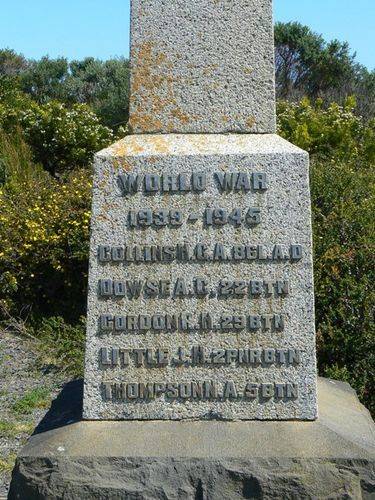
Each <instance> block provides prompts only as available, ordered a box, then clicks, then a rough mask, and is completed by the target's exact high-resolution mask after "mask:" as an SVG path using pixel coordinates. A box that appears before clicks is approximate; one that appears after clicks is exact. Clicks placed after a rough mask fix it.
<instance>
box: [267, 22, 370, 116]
mask: <svg viewBox="0 0 375 500" xmlns="http://www.w3.org/2000/svg"><path fill="white" fill-rule="evenodd" d="M275 46H276V51H275V59H276V90H277V95H278V97H280V98H282V99H289V100H290V99H291V100H298V99H300V98H301V97H303V96H308V97H311V98H316V97H322V98H324V99H325V100H326V101H328V102H331V101H333V100H335V101H337V102H339V103H343V102H344V100H345V99H346V97H347V96H349V95H353V94H355V95H356V96H357V100H358V107H357V110H358V112H359V113H360V114H362V115H364V116H366V117H373V116H374V111H375V72H374V71H372V72H369V71H368V70H367V69H366V68H365V67H363V66H361V65H360V64H358V63H357V62H356V59H355V54H353V53H352V52H351V50H350V47H349V44H348V43H347V42H340V41H338V40H333V41H331V42H326V41H325V40H324V38H323V37H322V36H321V35H319V34H317V33H314V32H313V31H312V30H311V29H310V28H308V27H307V26H303V25H302V24H300V23H297V22H291V23H276V25H275Z"/></svg>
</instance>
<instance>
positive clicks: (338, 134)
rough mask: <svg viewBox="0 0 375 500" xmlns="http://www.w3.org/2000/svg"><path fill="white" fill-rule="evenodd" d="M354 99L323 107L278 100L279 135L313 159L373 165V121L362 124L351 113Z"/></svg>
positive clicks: (374, 156) (305, 101) (320, 102)
mask: <svg viewBox="0 0 375 500" xmlns="http://www.w3.org/2000/svg"><path fill="white" fill-rule="evenodd" d="M354 109H355V99H354V98H353V97H350V98H348V99H347V100H346V104H345V106H339V105H338V104H336V103H332V104H331V105H330V106H329V107H328V108H324V107H323V103H322V101H321V100H319V99H318V100H317V101H315V103H313V104H312V103H311V102H310V101H309V100H308V99H303V100H302V101H301V102H300V103H290V102H287V101H280V102H279V103H278V114H277V117H278V132H279V133H280V135H281V136H282V137H285V138H286V139H288V140H289V141H290V142H292V143H293V144H295V145H296V146H299V147H300V148H302V149H305V150H306V151H308V152H309V153H310V154H311V155H312V156H318V157H320V158H324V159H329V160H330V161H345V162H353V161H356V162H359V163H360V165H362V166H363V165H366V164H370V163H371V164H372V165H373V164H374V162H375V120H372V121H370V122H369V123H365V122H364V120H362V119H361V118H360V117H358V116H356V115H355V114H354Z"/></svg>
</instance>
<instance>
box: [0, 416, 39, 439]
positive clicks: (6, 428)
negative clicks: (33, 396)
mask: <svg viewBox="0 0 375 500" xmlns="http://www.w3.org/2000/svg"><path fill="white" fill-rule="evenodd" d="M33 429H34V424H33V423H32V422H11V421H9V420H0V438H14V437H16V436H19V435H20V434H31V433H32V431H33Z"/></svg>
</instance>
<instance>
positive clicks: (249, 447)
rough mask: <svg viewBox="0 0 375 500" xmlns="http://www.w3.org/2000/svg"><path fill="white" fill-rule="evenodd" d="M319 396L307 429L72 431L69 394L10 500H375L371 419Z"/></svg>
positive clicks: (334, 396) (110, 426)
mask: <svg viewBox="0 0 375 500" xmlns="http://www.w3.org/2000/svg"><path fill="white" fill-rule="evenodd" d="M318 395H319V408H320V418H319V419H318V420H317V421H314V422H254V421H249V422H203V421H195V422H184V421H182V422H170V421H169V422H161V421H158V422H135V421H134V422H76V415H77V395H75V394H67V395H66V396H65V397H64V398H63V399H64V405H63V406H64V411H65V422H69V421H70V422H71V423H70V425H65V426H63V427H60V428H54V427H55V426H56V420H55V416H54V418H52V425H51V427H52V430H45V429H48V425H47V424H48V422H46V423H45V425H44V427H42V428H41V431H42V432H41V433H39V434H35V435H34V436H33V437H32V438H31V439H30V441H29V443H28V444H27V445H26V447H25V448H24V449H23V450H22V452H21V453H20V454H19V456H18V459H17V464H16V467H15V469H14V472H13V480H12V484H11V491H10V495H9V500H16V499H17V500H25V499H27V500H42V499H43V500H44V499H48V500H55V499H56V500H57V499H61V498H64V499H65V500H78V499H80V500H81V499H90V500H91V499H100V500H103V499H108V500H109V499H110V500H114V499H116V500H120V499H124V500H125V499H139V500H141V499H164V500H172V499H176V500H177V499H178V500H180V499H189V500H190V499H191V500H193V499H194V500H200V499H205V500H221V499H224V498H225V499H228V500H231V499H240V498H252V499H268V498H275V499H283V500H284V499H288V498H289V499H300V498H301V499H302V498H303V499H317V498H319V499H362V498H363V499H372V498H374V496H375V426H374V422H373V421H372V419H371V417H370V415H369V412H368V411H367V410H366V409H365V408H364V407H363V406H362V405H361V404H360V403H359V401H358V399H357V397H356V394H355V392H354V391H353V390H352V389H351V388H350V386H349V385H347V384H344V383H341V382H336V381H333V380H327V379H319V380H318ZM69 401H71V402H72V403H71V408H70V411H71V412H72V414H71V417H69V415H68V413H67V409H69ZM56 410H57V412H56V413H59V409H56ZM72 422H73V423H72ZM74 422H75V423H74ZM43 431H44V432H43Z"/></svg>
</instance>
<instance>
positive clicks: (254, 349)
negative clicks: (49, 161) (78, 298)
mask: <svg viewBox="0 0 375 500" xmlns="http://www.w3.org/2000/svg"><path fill="white" fill-rule="evenodd" d="M176 137H178V136H176ZM180 137H183V136H180ZM217 137H219V136H216V137H215V136H213V137H211V138H210V137H207V151H206V150H205V148H204V146H203V147H202V145H201V144H200V145H199V148H198V147H197V145H196V142H194V141H196V139H194V138H191V139H190V138H186V137H184V138H182V139H180V140H181V141H183V142H185V141H191V143H192V144H191V147H190V148H189V149H187V148H184V151H183V154H177V153H178V151H176V145H175V144H174V145H173V150H171V151H170V150H169V149H168V147H165V148H163V150H162V151H160V148H159V149H158V150H156V151H155V152H154V153H152V136H142V138H141V139H140V138H139V137H138V139H137V140H138V142H139V141H140V140H141V141H145V150H150V148H151V153H148V154H147V155H144V154H142V151H139V152H138V151H137V150H136V151H134V148H128V151H129V154H128V153H127V144H126V142H127V141H130V142H131V141H132V138H131V137H129V138H126V139H124V141H123V142H124V144H123V145H122V147H121V148H119V146H118V145H117V146H116V147H115V146H114V147H113V148H110V149H109V150H105V151H103V152H102V153H100V154H99V155H98V157H97V160H96V175H95V186H94V199H93V224H92V237H91V256H90V278H89V300H88V309H89V313H88V341H87V350H86V374H85V417H86V418H107V419H110V418H114V419H118V418H123V419H132V418H142V419H180V418H215V417H220V418H228V419H252V418H257V419H274V418H277V419H290V418H302V419H313V418H315V417H316V367H315V347H314V310H313V282H312V258H311V223H310V215H311V212H310V200H309V185H308V160H307V157H306V154H305V153H304V152H302V151H301V150H299V149H298V148H295V147H294V146H291V145H290V144H288V143H286V141H283V140H282V139H280V138H278V137H277V136H268V138H269V139H268V141H267V143H266V144H265V143H264V142H263V141H260V140H259V139H257V140H255V139H253V138H252V136H247V137H245V138H244V137H242V138H240V137H239V138H238V141H239V143H238V144H235V145H233V144H232V143H233V140H237V139H233V136H232V137H228V136H221V139H220V141H221V148H223V142H224V143H225V141H230V147H228V148H227V149H228V152H227V153H225V154H212V152H211V150H212V147H211V145H210V141H217ZM233 146H234V147H233ZM177 149H178V144H177ZM224 149H225V148H224ZM241 149H242V151H241ZM119 150H120V154H119V153H117V151H119Z"/></svg>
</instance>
